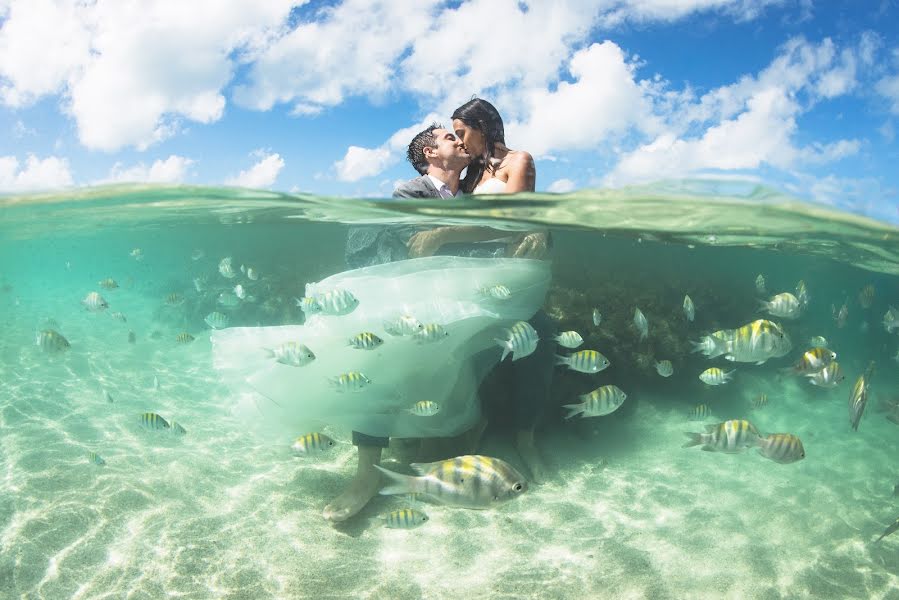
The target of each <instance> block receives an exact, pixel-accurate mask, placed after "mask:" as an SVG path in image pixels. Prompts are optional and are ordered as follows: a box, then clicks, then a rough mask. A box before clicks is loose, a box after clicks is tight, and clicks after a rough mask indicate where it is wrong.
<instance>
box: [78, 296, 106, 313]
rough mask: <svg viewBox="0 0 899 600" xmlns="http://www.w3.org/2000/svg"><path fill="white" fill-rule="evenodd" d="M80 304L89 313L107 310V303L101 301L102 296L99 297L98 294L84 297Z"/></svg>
mask: <svg viewBox="0 0 899 600" xmlns="http://www.w3.org/2000/svg"><path fill="white" fill-rule="evenodd" d="M81 304H83V305H84V307H85V308H86V309H88V310H89V311H91V312H97V311H101V310H106V309H107V308H109V303H107V302H106V300H104V299H103V296H101V295H100V293H99V292H91V293H89V294H88V295H87V296H85V297H84V300H82V301H81Z"/></svg>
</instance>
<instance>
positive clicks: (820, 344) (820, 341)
mask: <svg viewBox="0 0 899 600" xmlns="http://www.w3.org/2000/svg"><path fill="white" fill-rule="evenodd" d="M808 345H809V346H810V347H812V348H816V347H817V348H827V347H828V346H827V338H825V337H824V336H823V335H816V336H815V337H813V338H812V339H810V340H809V341H808Z"/></svg>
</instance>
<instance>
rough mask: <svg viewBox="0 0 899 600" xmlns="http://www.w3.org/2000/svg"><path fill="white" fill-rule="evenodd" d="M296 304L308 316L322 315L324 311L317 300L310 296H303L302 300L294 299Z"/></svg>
mask: <svg viewBox="0 0 899 600" xmlns="http://www.w3.org/2000/svg"><path fill="white" fill-rule="evenodd" d="M293 300H294V302H296V305H297V306H298V307H299V308H300V310H302V311H303V312H304V313H306V316H309V315H314V314H316V313H320V312H321V311H322V307H321V305H320V304H319V303H318V302H316V300H315V298H312V297H310V296H303V297H302V298H294V299H293Z"/></svg>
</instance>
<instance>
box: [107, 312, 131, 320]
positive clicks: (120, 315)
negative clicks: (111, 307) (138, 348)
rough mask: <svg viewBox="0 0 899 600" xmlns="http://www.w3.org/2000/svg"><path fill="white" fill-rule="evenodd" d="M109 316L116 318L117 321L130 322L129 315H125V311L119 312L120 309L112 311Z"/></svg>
mask: <svg viewBox="0 0 899 600" xmlns="http://www.w3.org/2000/svg"><path fill="white" fill-rule="evenodd" d="M109 316H110V317H112V318H113V319H115V320H116V321H121V322H122V323H127V322H128V317H126V316H125V315H124V313H121V312H118V311H116V312H114V313H110V315H109Z"/></svg>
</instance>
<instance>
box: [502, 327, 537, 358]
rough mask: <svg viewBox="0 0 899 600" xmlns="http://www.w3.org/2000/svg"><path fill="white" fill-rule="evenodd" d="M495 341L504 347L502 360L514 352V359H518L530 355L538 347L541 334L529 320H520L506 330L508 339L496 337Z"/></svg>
mask: <svg viewBox="0 0 899 600" xmlns="http://www.w3.org/2000/svg"><path fill="white" fill-rule="evenodd" d="M494 341H495V342H496V343H497V344H499V346H500V348H502V349H503V355H502V358H500V359H499V361H500V362H502V361H504V360H506V357H507V356H508V355H509V353H512V361H513V362H514V361H516V360H518V359H520V358H524V357H525V356H530V355H531V354H532V353H533V352H534V350H536V349H537V342H539V341H540V336H538V335H537V330H536V329H534V328H533V327H532V326H531V324H530V323H528V322H527V321H518V322H517V323H515V324H514V325H512V328H511V329H507V330H506V339H503V340H501V339H499V338H494Z"/></svg>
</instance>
